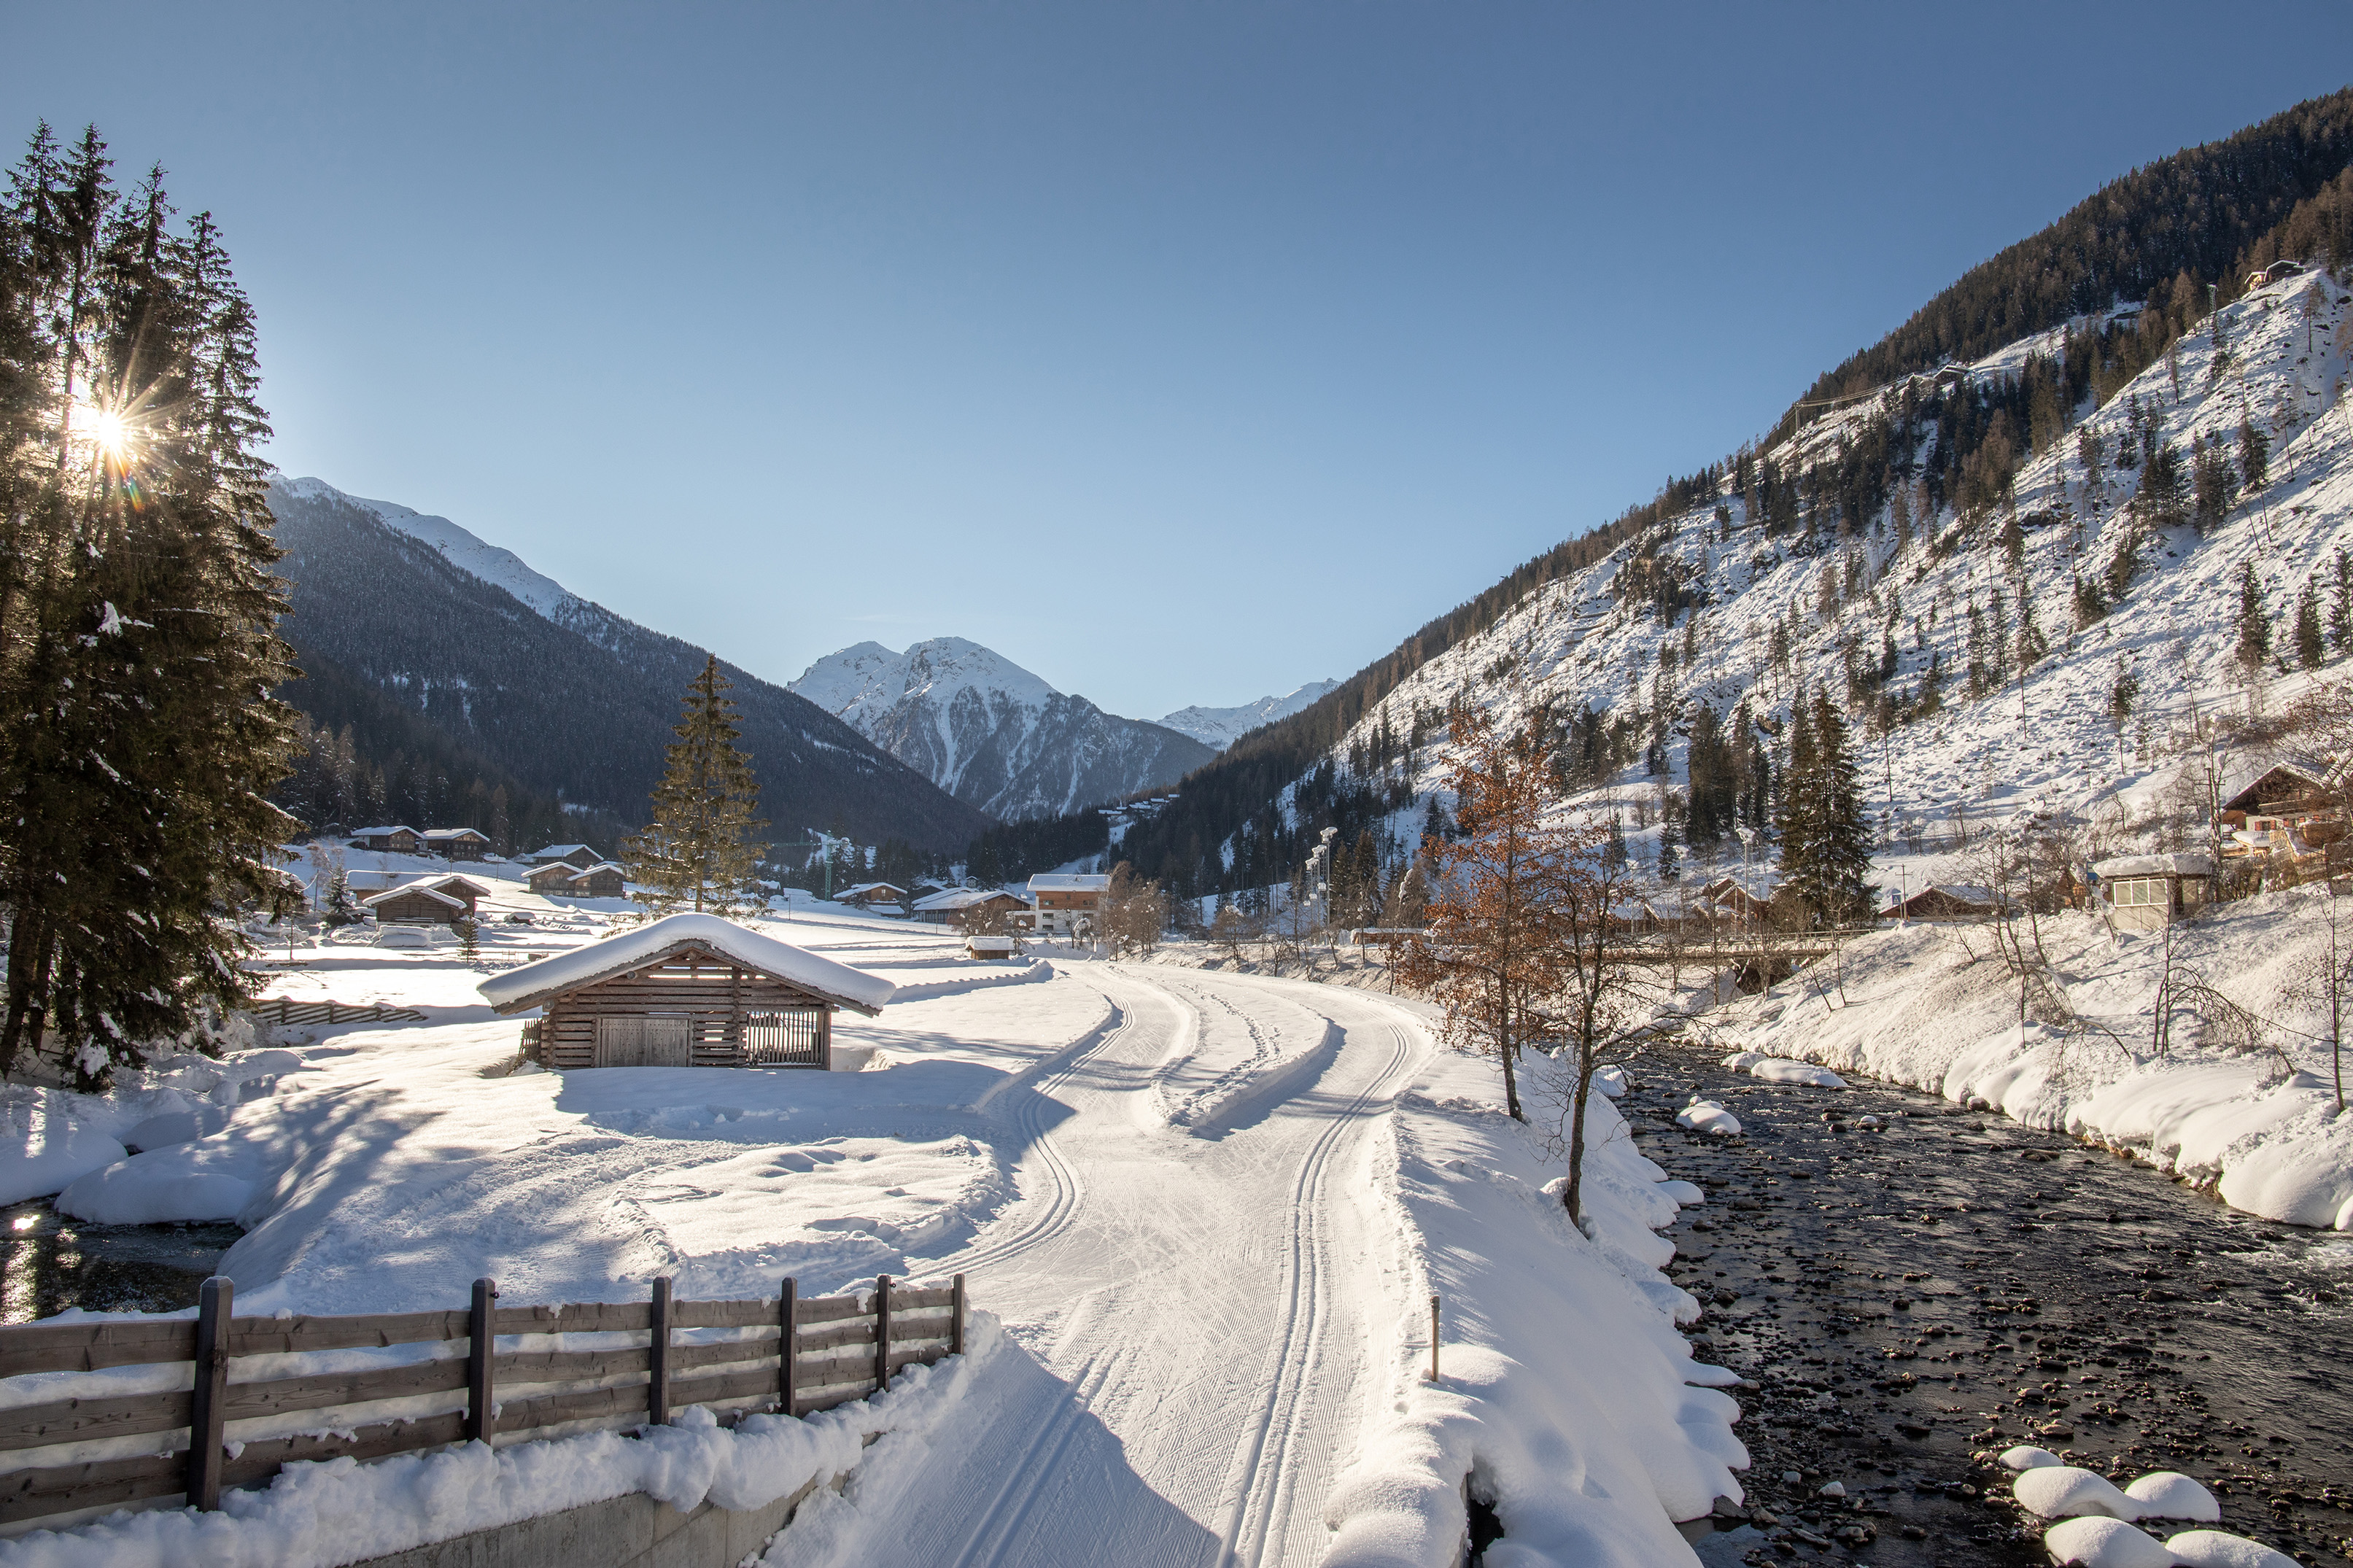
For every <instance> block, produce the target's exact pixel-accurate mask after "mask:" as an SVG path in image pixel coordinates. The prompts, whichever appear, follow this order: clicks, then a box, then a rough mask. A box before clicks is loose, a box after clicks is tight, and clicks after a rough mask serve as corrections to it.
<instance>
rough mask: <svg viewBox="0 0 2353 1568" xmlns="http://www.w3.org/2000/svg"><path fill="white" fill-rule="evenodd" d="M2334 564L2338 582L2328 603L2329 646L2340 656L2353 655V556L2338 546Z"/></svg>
mask: <svg viewBox="0 0 2353 1568" xmlns="http://www.w3.org/2000/svg"><path fill="white" fill-rule="evenodd" d="M2334 564H2335V567H2336V570H2337V582H2336V592H2335V593H2334V594H2333V595H2331V596H2330V598H2329V601H2328V646H2329V647H2333V648H2335V649H2336V650H2337V652H2338V653H2340V654H2341V653H2353V554H2348V553H2347V552H2346V550H2345V547H2344V546H2343V545H2341V544H2340V545H2338V546H2337V554H2336V557H2335V561H2334Z"/></svg>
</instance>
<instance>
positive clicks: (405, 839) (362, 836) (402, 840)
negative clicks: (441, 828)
mask: <svg viewBox="0 0 2353 1568" xmlns="http://www.w3.org/2000/svg"><path fill="white" fill-rule="evenodd" d="M352 847H353V848H354V849H374V850H375V851H377V852H378V853H380V854H386V855H414V854H416V853H417V851H418V850H419V849H422V848H423V847H425V840H424V839H423V838H422V837H419V836H418V834H417V829H415V828H414V827H402V826H398V825H395V826H389V827H363V828H360V829H359V830H357V831H356V832H354V833H353V835H352Z"/></svg>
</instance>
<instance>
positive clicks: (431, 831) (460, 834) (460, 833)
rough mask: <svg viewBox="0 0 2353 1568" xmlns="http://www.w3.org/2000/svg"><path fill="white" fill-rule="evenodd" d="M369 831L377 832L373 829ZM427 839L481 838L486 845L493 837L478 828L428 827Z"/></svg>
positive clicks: (426, 831)
mask: <svg viewBox="0 0 2353 1568" xmlns="http://www.w3.org/2000/svg"><path fill="white" fill-rule="evenodd" d="M369 831H370V832H373V831H375V830H374V829H373V828H371V829H369ZM425 837H427V838H442V839H448V838H479V839H480V840H481V841H482V842H483V843H485V844H488V843H489V842H490V841H491V836H490V835H489V834H487V833H484V832H483V831H482V830H481V829H480V828H478V827H428V828H427V829H426V830H425Z"/></svg>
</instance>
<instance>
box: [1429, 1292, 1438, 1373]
mask: <svg viewBox="0 0 2353 1568" xmlns="http://www.w3.org/2000/svg"><path fill="white" fill-rule="evenodd" d="M1437 1381H1438V1292H1437V1291H1435V1290H1432V1291H1431V1292H1430V1382H1432V1383H1436V1382H1437Z"/></svg>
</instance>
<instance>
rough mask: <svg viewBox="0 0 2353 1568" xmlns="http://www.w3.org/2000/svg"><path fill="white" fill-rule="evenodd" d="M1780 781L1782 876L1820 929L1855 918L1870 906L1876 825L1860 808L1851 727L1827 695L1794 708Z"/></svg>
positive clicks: (1821, 693) (1820, 693)
mask: <svg viewBox="0 0 2353 1568" xmlns="http://www.w3.org/2000/svg"><path fill="white" fill-rule="evenodd" d="M1789 717H1790V723H1789V762H1788V773H1786V774H1785V775H1784V776H1783V780H1782V789H1781V816H1780V819H1779V821H1778V824H1777V825H1776V826H1778V828H1779V830H1780V836H1781V878H1782V882H1783V885H1784V886H1786V887H1787V888H1788V890H1789V893H1790V895H1791V896H1792V897H1793V898H1795V899H1796V900H1798V902H1799V905H1800V906H1801V907H1802V908H1803V909H1804V910H1805V911H1806V914H1807V917H1808V919H1809V920H1810V921H1813V922H1814V923H1816V924H1822V925H1834V924H1837V923H1839V922H1841V921H1848V920H1853V919H1856V918H1858V917H1860V916H1861V915H1862V914H1863V913H1864V911H1865V910H1867V909H1868V907H1869V902H1870V897H1871V891H1870V889H1869V888H1868V887H1867V886H1866V885H1865V883H1864V881H1863V879H1864V877H1865V876H1867V875H1868V874H1869V873H1870V870H1871V819H1870V816H1869V815H1868V814H1867V813H1866V812H1865V811H1864V810H1863V805H1862V787H1861V784H1860V783H1859V781H1858V779H1857V776H1856V768H1855V763H1854V754H1853V751H1852V747H1851V745H1850V744H1849V741H1848V736H1847V729H1846V721H1845V719H1844V718H1843V717H1841V715H1840V713H1839V710H1838V709H1837V708H1836V707H1835V706H1834V705H1832V703H1831V699H1830V694H1829V693H1828V692H1824V691H1817V692H1815V693H1814V694H1813V695H1812V697H1811V698H1810V699H1809V698H1807V697H1806V696H1804V695H1803V694H1800V695H1799V699H1798V700H1797V701H1796V702H1795V703H1794V704H1793V705H1792V709H1791V712H1790V716H1789Z"/></svg>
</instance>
